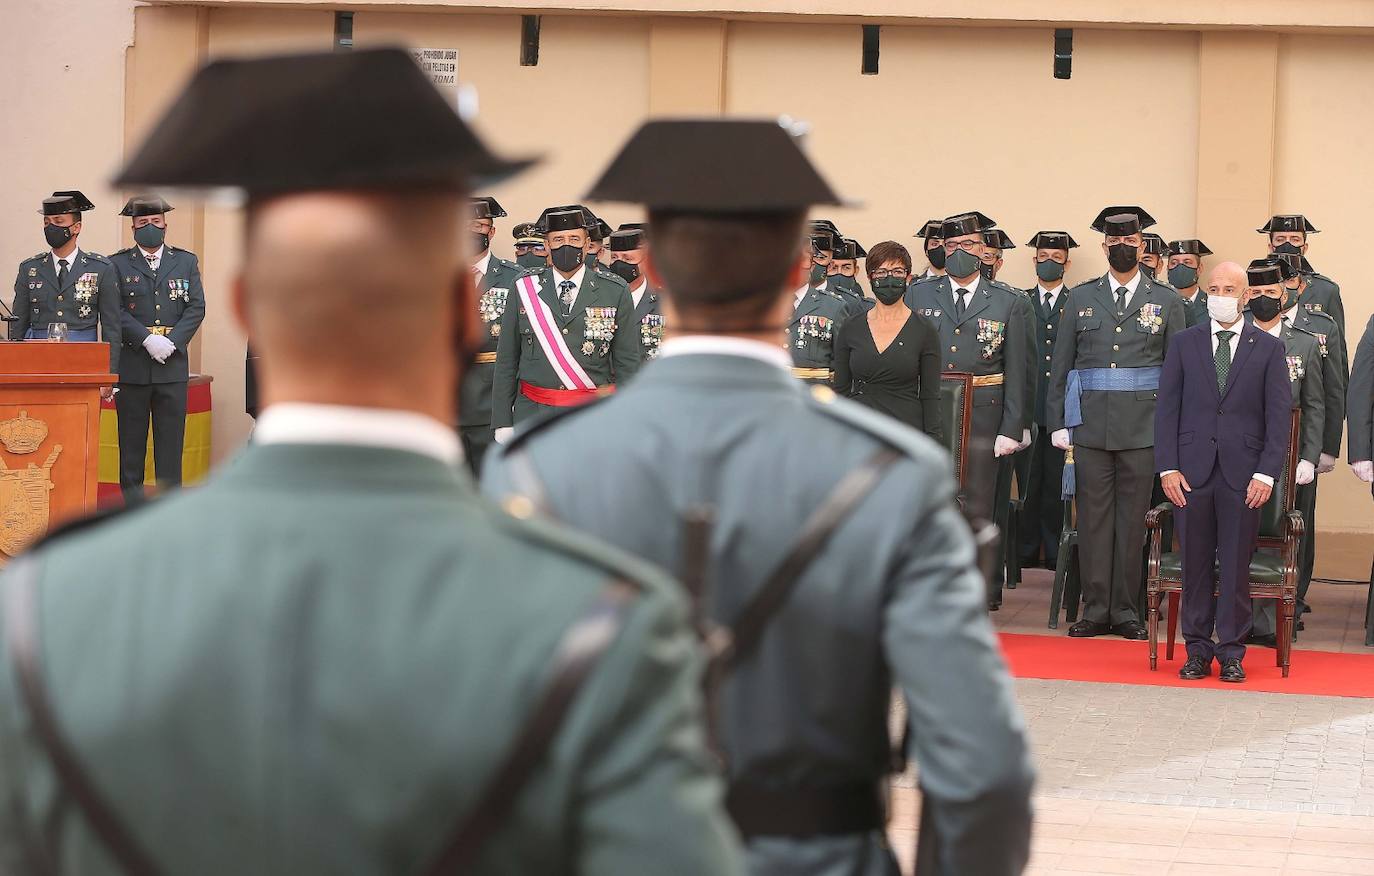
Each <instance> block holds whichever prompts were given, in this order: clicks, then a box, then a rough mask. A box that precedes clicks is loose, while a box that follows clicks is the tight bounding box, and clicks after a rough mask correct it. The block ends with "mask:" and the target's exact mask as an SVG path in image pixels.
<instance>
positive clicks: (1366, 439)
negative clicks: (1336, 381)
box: [1346, 317, 1374, 484]
mask: <svg viewBox="0 0 1374 876" xmlns="http://www.w3.org/2000/svg"><path fill="white" fill-rule="evenodd" d="M1346 410H1347V411H1348V418H1349V419H1348V422H1349V429H1350V456H1349V460H1350V467H1351V469H1353V470H1354V472H1355V476H1356V477H1358V478H1359V479H1360V480H1362V481H1364V482H1365V483H1367V484H1368V483H1374V317H1370V319H1369V323H1368V325H1366V326H1365V327H1364V334H1363V335H1361V336H1360V345H1359V346H1358V347H1356V348H1355V361H1354V362H1353V363H1351V367H1350V393H1349V396H1348V404H1347V408H1346Z"/></svg>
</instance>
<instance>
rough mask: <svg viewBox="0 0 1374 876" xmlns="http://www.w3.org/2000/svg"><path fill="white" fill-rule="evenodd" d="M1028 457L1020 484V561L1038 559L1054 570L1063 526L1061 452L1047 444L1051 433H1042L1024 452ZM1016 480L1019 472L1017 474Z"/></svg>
mask: <svg viewBox="0 0 1374 876" xmlns="http://www.w3.org/2000/svg"><path fill="white" fill-rule="evenodd" d="M1024 452H1025V453H1027V454H1028V455H1029V457H1030V465H1029V466H1027V476H1026V479H1025V481H1023V482H1022V483H1021V487H1022V489H1023V490H1024V492H1023V493H1022V494H1021V498H1022V500H1023V501H1024V503H1025V504H1024V505H1023V506H1022V509H1021V523H1020V529H1021V544H1020V550H1021V561H1022V563H1023V564H1026V565H1029V564H1031V563H1034V562H1035V561H1036V560H1037V559H1038V558H1039V557H1040V555H1041V551H1042V549H1043V551H1044V556H1045V565H1046V566H1048V567H1050V568H1054V567H1055V566H1056V565H1057V564H1058V561H1059V536H1060V533H1061V531H1062V530H1063V524H1064V500H1063V498H1061V497H1062V495H1063V484H1064V451H1062V450H1060V449H1059V448H1058V447H1055V446H1054V445H1053V444H1051V443H1050V432H1049V430H1048V429H1041V430H1040V432H1039V434H1037V435H1036V436H1035V440H1034V441H1033V442H1032V443H1031V446H1030V447H1028V448H1026V450H1025V451H1024ZM1017 475H1018V477H1019V475H1020V472H1019V471H1018V472H1017Z"/></svg>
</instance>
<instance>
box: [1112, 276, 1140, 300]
mask: <svg viewBox="0 0 1374 876" xmlns="http://www.w3.org/2000/svg"><path fill="white" fill-rule="evenodd" d="M1107 286H1108V287H1109V288H1108V290H1107V291H1108V292H1111V293H1112V300H1116V290H1117V289H1120V288H1121V287H1122V286H1125V287H1126V303H1127V304H1130V303H1131V298H1132V297H1133V296H1134V295H1135V290H1136V289H1138V288H1140V271H1139V270H1138V269H1137V270H1136V272H1135V276H1133V277H1131V279H1129V280H1127V281H1126V282H1125V283H1119V282H1117V279H1116V277H1113V276H1112V275H1111V274H1108V275H1107Z"/></svg>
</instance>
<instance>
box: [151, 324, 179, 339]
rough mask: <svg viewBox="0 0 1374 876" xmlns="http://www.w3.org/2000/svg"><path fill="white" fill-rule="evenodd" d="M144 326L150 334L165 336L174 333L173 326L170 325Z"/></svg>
mask: <svg viewBox="0 0 1374 876" xmlns="http://www.w3.org/2000/svg"><path fill="white" fill-rule="evenodd" d="M144 328H146V329H147V330H148V334H150V335H162V336H163V337H164V338H165V337H167V336H168V335H170V334H171V333H172V327H171V326H169V325H145V326H144Z"/></svg>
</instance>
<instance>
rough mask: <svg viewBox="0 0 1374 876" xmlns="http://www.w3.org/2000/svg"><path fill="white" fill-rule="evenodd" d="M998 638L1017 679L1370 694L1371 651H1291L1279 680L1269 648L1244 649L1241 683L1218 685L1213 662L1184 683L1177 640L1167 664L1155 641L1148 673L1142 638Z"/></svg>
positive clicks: (1373, 690) (1373, 693)
mask: <svg viewBox="0 0 1374 876" xmlns="http://www.w3.org/2000/svg"><path fill="white" fill-rule="evenodd" d="M1000 638H1001V640H1002V651H1003V653H1004V654H1006V657H1007V663H1008V664H1009V665H1010V666H1011V672H1012V675H1015V676H1017V677H1018V678H1053V679H1060V680H1063V681H1101V682H1108V683H1113V684H1154V685H1163V686H1165V687H1214V688H1226V689H1228V690H1250V691H1268V692H1271V693H1290V694H1317V695H1321V696H1337V697H1370V698H1374V654H1337V653H1332V652H1329V651H1298V650H1295V651H1293V655H1292V660H1291V667H1290V669H1289V675H1288V677H1287V678H1284V677H1283V675H1282V673H1281V672H1280V671H1279V668H1278V667H1277V666H1275V665H1274V651H1273V649H1272V648H1250V649H1248V650H1247V651H1246V654H1245V674H1246V676H1247V678H1246V679H1245V681H1244V682H1243V683H1241V684H1223V683H1222V682H1220V681H1218V680H1217V676H1216V673H1217V669H1218V667H1217V664H1215V663H1213V664H1212V675H1211V676H1209V677H1207V678H1205V679H1203V680H1202V681H1184V680H1183V679H1181V678H1179V677H1178V670H1179V667H1181V666H1182V665H1183V661H1184V660H1185V659H1187V655H1186V654H1185V652H1184V649H1183V643H1182V642H1179V643H1178V645H1177V648H1176V650H1175V651H1174V659H1173V661H1172V662H1171V661H1169V660H1166V659H1165V658H1164V642H1163V640H1162V639H1161V641H1160V643H1159V669H1158V670H1157V671H1155V672H1151V671H1150V650H1149V643H1148V642H1127V641H1125V640H1124V639H1115V638H1101V639H1070V638H1069V637H1067V636H1064V635H1057V636H1031V635H1019V634H1015V633H1002V634H1001V636H1000Z"/></svg>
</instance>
